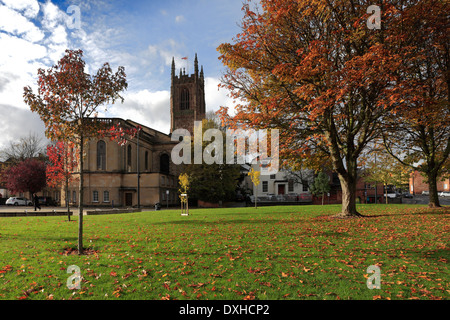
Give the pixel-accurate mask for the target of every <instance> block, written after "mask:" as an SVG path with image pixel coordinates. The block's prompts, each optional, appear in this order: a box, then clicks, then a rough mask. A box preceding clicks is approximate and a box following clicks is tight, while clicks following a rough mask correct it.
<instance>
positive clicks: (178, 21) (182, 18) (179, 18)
mask: <svg viewBox="0 0 450 320" xmlns="http://www.w3.org/2000/svg"><path fill="white" fill-rule="evenodd" d="M184 20H185V19H184V16H182V15H179V16H176V17H175V22H176V23H181V22H183V21H184Z"/></svg>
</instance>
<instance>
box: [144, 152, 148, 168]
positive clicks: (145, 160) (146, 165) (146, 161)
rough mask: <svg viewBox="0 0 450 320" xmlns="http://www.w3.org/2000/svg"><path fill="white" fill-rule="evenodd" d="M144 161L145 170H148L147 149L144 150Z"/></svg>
mask: <svg viewBox="0 0 450 320" xmlns="http://www.w3.org/2000/svg"><path fill="white" fill-rule="evenodd" d="M144 163H145V171H148V151H145V159H144Z"/></svg>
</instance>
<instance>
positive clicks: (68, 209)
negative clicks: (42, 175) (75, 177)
mask: <svg viewBox="0 0 450 320" xmlns="http://www.w3.org/2000/svg"><path fill="white" fill-rule="evenodd" d="M66 207H67V219H69V221H70V205H69V177H67V175H66Z"/></svg>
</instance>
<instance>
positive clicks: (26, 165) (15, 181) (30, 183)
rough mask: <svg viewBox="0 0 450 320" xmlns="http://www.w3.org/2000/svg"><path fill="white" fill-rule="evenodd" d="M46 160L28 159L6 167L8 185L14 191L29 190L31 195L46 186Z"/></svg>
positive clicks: (5, 176)
mask: <svg viewBox="0 0 450 320" xmlns="http://www.w3.org/2000/svg"><path fill="white" fill-rule="evenodd" d="M45 167H46V166H45V162H44V161H42V160H38V159H26V160H24V161H21V162H19V163H18V164H16V165H13V166H11V167H9V168H8V169H6V171H5V173H4V179H5V181H6V187H7V188H8V189H9V190H11V191H12V192H13V193H16V192H29V193H30V195H31V194H34V193H36V192H39V191H41V190H42V189H44V188H45V186H46V178H45Z"/></svg>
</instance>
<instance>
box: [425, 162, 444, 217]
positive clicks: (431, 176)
mask: <svg viewBox="0 0 450 320" xmlns="http://www.w3.org/2000/svg"><path fill="white" fill-rule="evenodd" d="M427 178H428V190H429V193H430V194H429V202H428V206H429V207H430V208H439V207H440V206H441V205H440V203H439V196H438V190H437V174H436V173H435V171H434V170H433V171H428V172H427Z"/></svg>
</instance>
